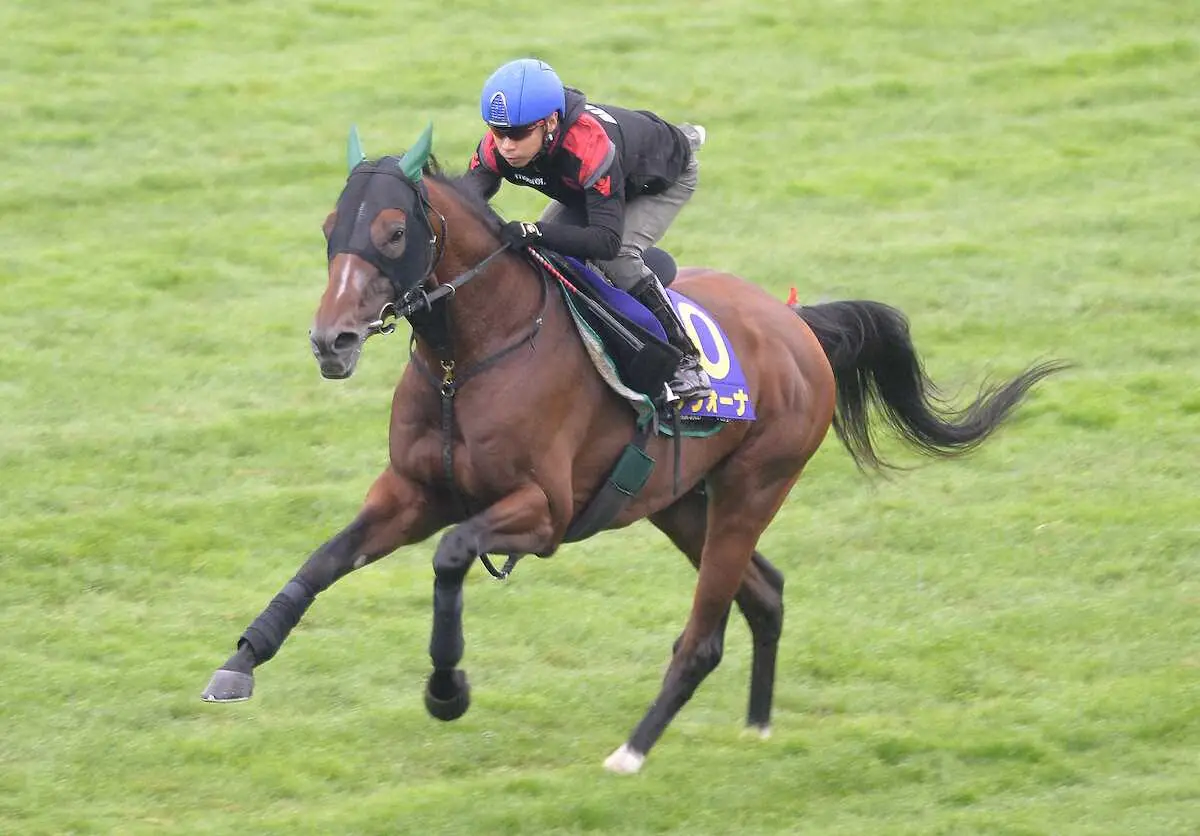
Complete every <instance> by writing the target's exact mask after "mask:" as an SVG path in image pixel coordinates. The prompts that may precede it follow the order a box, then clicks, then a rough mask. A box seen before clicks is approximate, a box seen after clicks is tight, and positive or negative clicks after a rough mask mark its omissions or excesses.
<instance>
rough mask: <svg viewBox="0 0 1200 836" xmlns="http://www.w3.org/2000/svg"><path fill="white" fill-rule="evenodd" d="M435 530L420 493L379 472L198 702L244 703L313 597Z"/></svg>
mask: <svg viewBox="0 0 1200 836" xmlns="http://www.w3.org/2000/svg"><path fill="white" fill-rule="evenodd" d="M435 528H436V525H435V524H434V522H433V521H432V519H431V514H430V510H429V508H428V506H427V503H426V502H425V500H424V497H423V495H422V494H421V493H420V492H419V491H418V490H417V489H416V488H415V487H414V486H413V485H411V484H410V483H409V482H407V481H405V480H403V479H401V477H399V476H398V475H397V474H396V473H394V472H393V471H391V470H390V469H389V470H386V471H384V473H383V474H382V475H381V476H380V477H379V478H378V479H376V480H375V484H374V485H372V487H371V490H370V491H369V492H368V494H367V499H366V502H365V503H364V504H363V508H362V510H361V511H360V512H359V514H358V516H357V517H355V519H354V521H353V522H352V523H350V525H348V526H346V527H345V528H344V529H342V530H341V531H340V532H339V533H338V534H337V535H335V536H334V537H333V539H331V540H330V541H329V542H327V543H325V544H324V545H323V546H321V547H320V548H318V549H317V550H316V551H315V552H313V554H312V556H311V557H309V558H308V560H307V561H305V563H304V565H303V566H302V567H300V571H298V572H297V573H296V576H295V577H294V578H292V579H291V580H290V581H288V583H287V584H286V585H285V586H284V587H283V589H282V590H280V592H279V594H278V595H276V596H275V597H274V598H273V599H272V600H271V603H270V604H268V605H267V608H266V609H265V610H263V611H262V613H261V614H259V616H258V617H257V618H255V619H254V621H253V622H252V623H251V624H250V626H249V627H247V628H246V630H245V632H244V633H242V635H241V638H239V639H238V645H237V651H236V652H235V653H234V654H233V655H232V656H230V657H229V659H228V660H226V662H225V664H223V665H222V666H221V667H220V669H218V670H217V672H216V673H215V674H213V677H212V679H211V680H210V681H209V683H208V687H207V688H205V689H204V692H203V693H202V694H201V698H202V699H204V700H205V701H207V702H238V701H241V700H246V699H249V698H250V694H251V692H252V691H253V689H254V676H253V671H254V668H255V667H256V666H258V665H261V664H263V663H264V662H266V661H268V660H269V659H271V658H272V657H273V656H274V655H275V654H276V653H277V652H278V651H279V647H280V645H282V644H283V641H284V639H286V638H287V636H288V634H289V633H290V632H291V631H292V629H293V628H294V627H295V626H296V624H298V623H299V621H300V617H301V616H303V615H304V612H305V610H307V609H308V607H309V605H310V604H311V603H312V601H313V599H314V598H315V597H316V596H317V594H318V593H320V592H321V591H323V590H325V589H327V588H328V587H329V586H331V585H332V584H333V583H334V582H335V581H337V580H338V579H339V578H341V577H343V576H344V575H346V574H348V573H349V572H351V571H353V570H355V569H358V568H360V567H362V566H365V565H367V564H368V563H371V562H373V561H375V560H378V559H379V558H381V557H383V556H384V555H386V554H390V553H391V552H392V551H394V550H396V549H397V548H399V547H400V546H402V545H404V544H405V543H411V542H415V541H417V540H422V539H424V538H425V537H428V536H429V534H431V533H432V532H433V530H435Z"/></svg>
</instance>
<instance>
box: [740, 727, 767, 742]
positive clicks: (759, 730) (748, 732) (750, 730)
mask: <svg viewBox="0 0 1200 836" xmlns="http://www.w3.org/2000/svg"><path fill="white" fill-rule="evenodd" d="M742 736H743V737H757V738H758V739H759V740H770V739H771V727H770V726H769V725H767V726H760V725H758V724H757V723H751V724H750V725H748V726H746V729H745V731H743V732H742Z"/></svg>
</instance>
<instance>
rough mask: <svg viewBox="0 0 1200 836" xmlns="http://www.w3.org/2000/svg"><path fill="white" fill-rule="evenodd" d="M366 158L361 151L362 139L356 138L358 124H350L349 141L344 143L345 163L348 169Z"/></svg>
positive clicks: (352, 168) (352, 169)
mask: <svg viewBox="0 0 1200 836" xmlns="http://www.w3.org/2000/svg"><path fill="white" fill-rule="evenodd" d="M366 158H367V155H366V154H364V153H363V147H362V140H361V139H359V138H358V125H351V126H350V141H349V142H348V143H347V144H346V165H347V166H349V168H350V171H354V167H355V166H356V165H358V164H359V163H361V162H362V161H363V160H365V159H366Z"/></svg>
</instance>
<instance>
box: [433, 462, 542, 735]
mask: <svg viewBox="0 0 1200 836" xmlns="http://www.w3.org/2000/svg"><path fill="white" fill-rule="evenodd" d="M554 546H555V541H554V525H553V521H552V519H551V516H550V504H549V501H548V500H547V498H546V494H545V492H544V491H543V490H542V489H541V488H540V487H538V486H537V485H529V486H527V487H526V488H523V489H521V490H519V491H516V492H514V493H512V494H509V495H508V496H507V497H505V498H504V499H502V500H500V501H499V502H497V503H496V504H495V505H492V506H491V507H490V508H488V509H487V510H486V511H484V512H482V513H480V514H477V515H476V516H474V517H472V518H470V519H469V520H466V521H465V522H463V523H461V524H459V525H457V526H455V527H454V528H452V529H450V531H448V532H446V534H445V535H444V536H443V537H442V540H441V542H440V543H439V544H438V548H437V552H436V553H435V554H434V557H433V572H434V581H433V630H432V636H431V637H430V640H429V656H430V659H431V660H432V661H433V673H432V674H430V676H429V681H428V683H427V684H426V687H425V707H426V709H428V711H429V713H430V714H432V715H433V716H434V717H436V718H438V719H439V720H457V719H458V718H459V717H461V716H462V715H463V714H464V713H466V710H467V708H468V707H469V706H470V688H469V686H468V684H467V676H466V673H465V672H463V671H461V670H459V668H458V663H459V662H460V661H461V660H462V655H463V648H464V641H463V627H462V610H463V579H464V578H465V577H466V575H467V570H468V569H470V568H471V564H472V563H473V562H474V561H475V558H477V557H479V555H481V554H486V553H488V552H496V553H519V554H530V553H532V554H540V555H542V556H545V555H547V554H549V553H550V552H551V551H552V550H553V548H554Z"/></svg>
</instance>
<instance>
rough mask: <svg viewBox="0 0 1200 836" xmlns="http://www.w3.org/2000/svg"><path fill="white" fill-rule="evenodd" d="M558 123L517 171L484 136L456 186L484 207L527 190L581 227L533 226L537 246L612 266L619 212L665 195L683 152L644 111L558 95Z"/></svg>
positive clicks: (671, 129) (574, 93)
mask: <svg viewBox="0 0 1200 836" xmlns="http://www.w3.org/2000/svg"><path fill="white" fill-rule="evenodd" d="M566 96H567V108H566V115H565V117H564V118H563V119H562V120H561V121H560V123H559V126H558V129H557V131H556V132H555V134H554V140H553V142H551V143H550V145H549V147H548V148H546V149H544V150H543V151H542V153H540V154H538V156H537V157H535V158H534V159H533V161H532V162H530V163H529V165H527V166H525V167H524V168H514V167H512V166H511V165H509V164H508V163H507V162H506V161H505V159H504V158H503V157H502V156H500V153H499V152H498V151H497V149H496V139H495V137H494V136H493V135H492V133H491V131H489V132H488V133H487V134H486V135H485V136H484V137H483V139H482V140H480V142H479V147H478V148H476V150H475V154H474V156H472V157H471V164H470V167H469V168H468V170H467V173H466V174H465V175H463V178H462V182H463V185H464V186H465V187H467V188H468V189H469V190H470V191H472V192H474V193H475V194H477V195H479V196H480V197H482V198H483V199H485V200H489V199H491V197H492V196H493V195H494V194H495V193H496V191H497V190H498V189H499V188H500V181H501V180H507V181H509V182H510V183H516V184H517V185H520V186H531V187H533V188H535V189H537V190H538V191H539V192H542V193H543V194H545V195H547V196H548V197H551V198H553V199H554V200H557V201H558V202H560V203H562V204H564V205H565V206H566V207H567V209H568V214H567V217H573V218H586V225H584V226H577V225H575V224H569V223H541V224H538V227H539V228H540V229H541V232H542V241H543V242H544V243H545V245H546V246H547V247H549V248H550V249H552V250H555V251H557V252H560V253H562V254H563V255H570V256H575V257H577V258H590V259H596V260H598V261H607V260H609V259H612V258H615V257H616V255H617V250H618V249H620V246H621V234H622V232H623V231H624V228H625V204H626V201H628V200H631V199H633V198H635V197H638V196H640V195H652V194H658V193H660V192H663V191H665V190H666V189H667V188H668V187H670V186H671V184H672V183H674V182H675V181H676V180H677V179H679V175H680V174H682V173H683V170H684V169H685V168H686V167H687V164H688V162H689V159H690V156H691V149H690V146H689V145H688V141H687V138H686V137H685V136H684V135H683V133H682V132H681V131H680V130H679V129H678V128H676V127H675V126H674V125H672V124H670V123H669V122H666V121H665V120H663V119H661V118H659V117H658V116H656V115H655V114H653V113H651V112H650V111H647V110H626V109H625V108H621V107H610V106H608V105H593V104H589V103H588V101H587V99H586V98H585V97H584V95H583V93H581V92H579V91H578V90H575V89H573V88H571V87H568V88H566Z"/></svg>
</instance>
